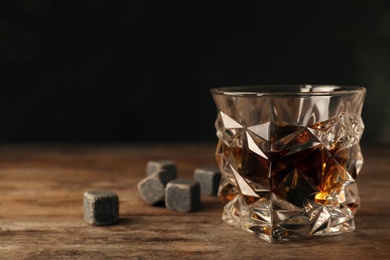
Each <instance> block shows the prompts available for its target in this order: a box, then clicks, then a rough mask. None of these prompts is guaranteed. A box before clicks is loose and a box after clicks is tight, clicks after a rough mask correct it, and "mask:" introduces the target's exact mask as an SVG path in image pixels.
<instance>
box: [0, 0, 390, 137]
mask: <svg viewBox="0 0 390 260" xmlns="http://www.w3.org/2000/svg"><path fill="white" fill-rule="evenodd" d="M254 3H255V4H254ZM283 83H286V84H300V83H308V84H343V85H363V86H365V87H366V88H367V98H366V103H365V106H364V109H363V120H364V122H365V124H366V129H365V132H364V135H363V139H362V142H363V143H390V101H389V98H390V91H389V88H390V87H389V85H390V1H253V2H244V1H242V2H240V1H235V2H234V3H233V4H226V2H218V3H217V2H214V1H208V2H206V3H199V1H196V2H195V1H194V2H188V1H182V2H177V3H175V4H174V3H173V2H169V3H168V1H155V2H154V1H109V0H106V1H103V0H100V1H99V0H96V1H66V2H62V1H49V0H37V1H30V0H24V1H22V0H12V1H1V2H0V142H2V143H7V142H118V143H125V142H145V141H149V142H165V141H172V142H174V141H215V140H216V137H215V129H214V120H215V117H216V108H215V105H214V103H213V100H212V98H211V95H210V89H211V88H214V87H220V86H226V85H249V84H283Z"/></svg>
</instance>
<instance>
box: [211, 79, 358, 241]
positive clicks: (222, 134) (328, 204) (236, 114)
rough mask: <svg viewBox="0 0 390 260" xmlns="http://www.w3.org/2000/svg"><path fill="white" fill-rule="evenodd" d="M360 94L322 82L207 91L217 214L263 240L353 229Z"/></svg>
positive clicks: (354, 89)
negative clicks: (212, 108) (212, 109)
mask: <svg viewBox="0 0 390 260" xmlns="http://www.w3.org/2000/svg"><path fill="white" fill-rule="evenodd" d="M365 93H366V89H365V88H363V87H349V86H328V85H280V86H278V85H275V86H272V85H270V86H243V87H224V88H216V89H212V90H211V94H212V96H213V98H214V101H215V104H216V106H217V109H218V115H217V119H216V122H215V127H216V131H217V137H218V138H219V141H218V144H217V150H216V160H217V163H218V166H219V168H220V170H221V173H222V179H221V183H220V186H219V190H218V196H219V198H220V199H221V200H222V201H223V203H224V205H225V206H224V210H223V215H222V219H223V220H224V221H225V222H226V223H228V224H231V225H233V226H235V227H238V228H241V229H243V230H245V231H249V232H251V233H254V234H256V235H257V236H258V237H260V238H262V239H264V240H266V241H269V242H276V241H282V240H289V239H291V238H299V237H309V236H323V235H333V234H340V233H344V232H350V231H353V230H354V229H355V224H354V215H355V213H356V212H357V210H358V209H359V205H360V199H359V193H358V188H357V184H356V177H357V176H358V174H359V172H360V170H361V169H362V165H363V157H362V153H361V150H360V146H359V141H360V138H361V136H362V133H363V129H364V124H363V121H362V118H361V111H362V107H363V102H364V98H365Z"/></svg>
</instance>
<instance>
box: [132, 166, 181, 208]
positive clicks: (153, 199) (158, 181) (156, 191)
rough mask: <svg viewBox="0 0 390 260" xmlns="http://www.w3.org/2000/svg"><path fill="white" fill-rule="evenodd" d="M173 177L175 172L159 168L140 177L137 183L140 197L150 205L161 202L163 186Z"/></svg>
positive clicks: (162, 199)
mask: <svg viewBox="0 0 390 260" xmlns="http://www.w3.org/2000/svg"><path fill="white" fill-rule="evenodd" d="M175 178H176V173H173V172H169V171H166V170H159V171H157V172H155V173H153V174H152V175H149V176H147V177H146V178H144V179H142V180H141V181H140V182H139V183H138V186H137V187H138V191H139V193H140V195H141V197H142V199H143V200H144V201H145V202H146V203H148V204H150V205H154V204H156V203H158V202H163V201H164V197H165V187H166V185H167V183H168V182H169V181H171V180H173V179H175Z"/></svg>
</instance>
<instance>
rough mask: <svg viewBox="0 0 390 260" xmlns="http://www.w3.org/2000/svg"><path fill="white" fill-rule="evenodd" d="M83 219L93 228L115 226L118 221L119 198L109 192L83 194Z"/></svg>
mask: <svg viewBox="0 0 390 260" xmlns="http://www.w3.org/2000/svg"><path fill="white" fill-rule="evenodd" d="M83 202H84V219H85V221H86V222H88V223H89V224H92V225H95V226H102V225H111V224H115V223H117V222H118V220H119V198H118V195H117V194H116V193H115V192H113V191H111V190H96V191H87V192H85V193H84V199H83Z"/></svg>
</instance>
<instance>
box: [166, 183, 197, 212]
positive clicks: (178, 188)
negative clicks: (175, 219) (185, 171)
mask: <svg viewBox="0 0 390 260" xmlns="http://www.w3.org/2000/svg"><path fill="white" fill-rule="evenodd" d="M199 205H200V185H199V182H197V181H195V180H187V179H175V180H173V181H170V182H168V184H167V187H166V188H165V206H166V207H167V208H168V209H171V210H175V211H179V212H191V211H194V210H196V209H198V208H199Z"/></svg>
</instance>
